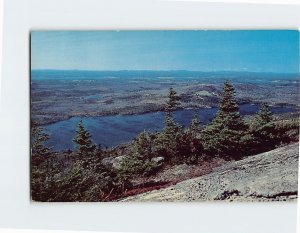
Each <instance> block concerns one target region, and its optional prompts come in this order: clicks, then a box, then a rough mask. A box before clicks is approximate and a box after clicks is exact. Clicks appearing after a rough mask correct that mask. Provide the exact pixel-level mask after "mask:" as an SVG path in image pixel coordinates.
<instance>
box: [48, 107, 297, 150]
mask: <svg viewBox="0 0 300 233" xmlns="http://www.w3.org/2000/svg"><path fill="white" fill-rule="evenodd" d="M270 109H271V111H272V112H273V113H274V114H278V113H287V112H293V111H295V109H294V108H292V107H271V108H270ZM258 110H259V106H258V105H252V104H242V105H240V113H241V115H250V114H255V113H257V111H258ZM216 112H217V108H201V109H184V110H178V111H175V112H174V119H175V121H176V122H178V123H180V124H181V125H184V126H185V127H187V126H188V125H189V124H190V122H191V119H192V117H193V115H194V114H197V115H198V117H199V119H200V121H201V122H202V124H207V123H208V122H210V121H211V120H212V119H213V117H214V116H215V114H216ZM80 119H81V118H80V117H72V118H70V119H68V120H63V121H59V122H55V123H52V124H48V125H45V126H43V127H44V129H45V132H46V133H48V134H49V135H50V139H49V141H48V145H49V146H52V147H53V149H54V150H55V151H60V150H66V149H72V150H73V149H74V148H75V144H74V143H73V142H72V139H73V138H74V137H75V135H76V126H77V124H78V122H79V120H80ZM82 120H83V123H84V125H85V127H86V129H87V130H88V131H89V132H90V133H91V134H92V138H93V141H94V143H97V144H101V145H102V146H103V147H113V146H116V145H118V144H121V143H126V142H129V141H131V140H132V139H134V138H135V137H136V136H137V135H138V134H139V133H141V132H142V131H144V130H146V131H150V132H155V131H161V130H162V129H163V126H164V112H153V113H146V114H137V115H114V116H101V117H83V118H82Z"/></svg>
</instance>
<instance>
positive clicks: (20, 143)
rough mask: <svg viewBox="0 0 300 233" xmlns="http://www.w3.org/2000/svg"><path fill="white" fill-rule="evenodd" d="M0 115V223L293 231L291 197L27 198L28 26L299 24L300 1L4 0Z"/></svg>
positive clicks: (154, 229) (6, 225) (145, 229)
mask: <svg viewBox="0 0 300 233" xmlns="http://www.w3.org/2000/svg"><path fill="white" fill-rule="evenodd" d="M4 7H5V8H4V31H3V32H4V37H3V45H4V47H3V77H2V79H1V82H2V85H1V88H2V89H1V92H0V93H1V98H0V99H1V100H2V101H1V109H0V111H1V114H0V124H1V125H0V126H1V127H0V129H1V131H0V133H1V135H0V228H1V227H2V228H25V229H28V228H32V229H60V230H97V231H99V230H102V231H124V232H130V231H132V232H185V233H186V232H204V233H205V232H207V233H217V232H218V233H219V232H222V233H226V232H230V233H268V232H272V233H283V232H284V233H294V232H295V231H296V203H230V204H228V203H196V204H195V203H194V204H189V203H179V204H175V203H162V204H157V203H156V204H133V203H125V204H124V203H123V204H121V203H94V204H93V203H64V204H59V203H45V204H42V203H30V201H29V200H30V197H29V185H28V183H29V162H28V159H29V155H28V153H29V135H28V132H29V124H28V123H29V31H30V30H33V29H34V30H36V29H85V30H88V29H263V28H264V29H297V28H299V26H300V14H299V10H300V8H299V6H296V5H292V6H288V5H264V4H259V5H258V4H257V5H255V4H230V3H227V4H225V3H199V2H191V1H189V2H177V1H176V2H172V1H115V0H113V1H101V0H7V1H5V5H4Z"/></svg>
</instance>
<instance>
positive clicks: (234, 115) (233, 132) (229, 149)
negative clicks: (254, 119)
mask: <svg viewBox="0 0 300 233" xmlns="http://www.w3.org/2000/svg"><path fill="white" fill-rule="evenodd" d="M246 129H247V127H246V125H245V123H244V121H243V119H242V118H241V116H240V113H239V107H238V104H237V101H236V99H235V91H234V88H233V86H232V85H231V84H230V82H229V81H225V82H224V88H223V92H222V95H221V100H220V104H219V110H218V112H217V114H216V117H215V118H214V119H213V121H212V122H211V124H209V125H208V126H206V127H205V128H204V130H203V132H202V134H203V144H204V148H205V150H206V152H207V153H209V154H211V155H219V156H221V157H224V158H226V159H239V158H240V157H241V156H242V155H241V153H242V152H243V147H244V146H245V143H246V142H245V141H244V140H247V137H246Z"/></svg>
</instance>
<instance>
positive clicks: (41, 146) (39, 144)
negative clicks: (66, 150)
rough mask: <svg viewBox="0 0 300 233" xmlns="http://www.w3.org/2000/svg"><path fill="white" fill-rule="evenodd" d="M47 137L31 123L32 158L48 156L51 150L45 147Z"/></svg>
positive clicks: (41, 129) (39, 128)
mask: <svg viewBox="0 0 300 233" xmlns="http://www.w3.org/2000/svg"><path fill="white" fill-rule="evenodd" d="M48 139H49V135H48V134H46V133H45V132H44V129H43V128H42V127H39V126H38V125H37V124H35V123H34V122H32V124H31V150H32V156H35V157H38V156H49V155H50V154H51V148H50V147H47V146H46V145H45V143H46V141H47V140H48Z"/></svg>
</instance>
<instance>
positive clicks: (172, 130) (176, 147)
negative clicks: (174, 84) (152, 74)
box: [156, 88, 183, 161]
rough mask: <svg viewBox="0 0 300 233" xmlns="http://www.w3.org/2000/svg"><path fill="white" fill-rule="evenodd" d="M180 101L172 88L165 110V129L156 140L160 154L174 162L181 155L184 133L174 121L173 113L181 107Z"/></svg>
mask: <svg viewBox="0 0 300 233" xmlns="http://www.w3.org/2000/svg"><path fill="white" fill-rule="evenodd" d="M179 99H180V98H179V96H178V95H177V93H176V91H174V90H173V88H170V89H169V94H168V100H167V105H166V108H165V127H164V129H163V131H162V133H161V134H160V135H159V136H158V138H157V140H156V147H157V150H158V153H159V154H160V155H162V156H164V157H165V158H166V159H167V160H168V159H170V160H173V161H174V160H176V159H177V157H178V155H179V153H180V139H181V137H182V133H183V128H182V126H180V125H178V124H176V123H175V121H174V119H173V112H174V110H175V109H176V107H177V106H179Z"/></svg>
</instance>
